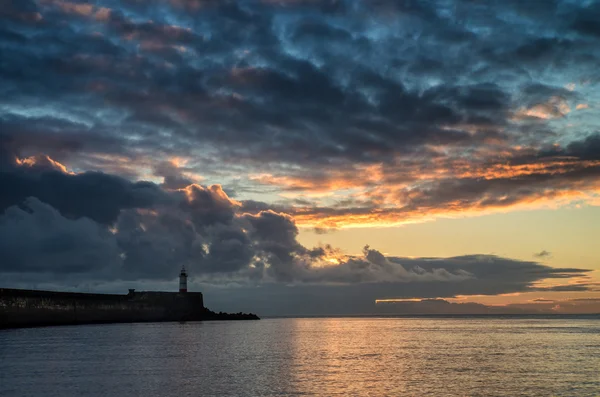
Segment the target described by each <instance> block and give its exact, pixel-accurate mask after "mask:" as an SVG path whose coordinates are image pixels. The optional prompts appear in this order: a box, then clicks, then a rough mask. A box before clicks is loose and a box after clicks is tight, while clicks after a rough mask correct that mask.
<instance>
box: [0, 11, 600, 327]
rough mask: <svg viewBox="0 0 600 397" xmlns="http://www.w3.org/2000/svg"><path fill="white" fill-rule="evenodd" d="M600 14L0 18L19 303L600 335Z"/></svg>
mask: <svg viewBox="0 0 600 397" xmlns="http://www.w3.org/2000/svg"><path fill="white" fill-rule="evenodd" d="M598 20H600V2H599V1H589V0H587V1H586V0H578V1H576V0H547V1H521V0H502V1H500V0H491V1H486V2H480V1H474V0H423V1H415V0H371V1H362V0H246V1H245V0H237V1H229V0H97V1H76V0H73V1H67V0H0V258H2V260H1V261H0V280H1V284H2V285H0V286H1V287H12V288H38V289H51V290H69V291H83V292H86V291H94V292H118V293H121V292H125V291H126V289H127V288H136V289H140V290H164V291H169V290H174V289H176V288H177V285H178V284H177V276H178V273H179V271H180V269H181V267H182V266H185V268H186V269H187V271H188V273H189V275H190V288H189V289H190V290H196V291H202V292H203V293H204V294H205V302H206V304H207V306H208V307H210V308H211V309H213V310H230V311H236V312H237V311H240V310H243V311H252V312H257V313H259V314H264V315H313V314H315V315H318V314H321V315H324V314H376V313H416V312H426V313H433V312H435V313H437V312H440V313H454V312H456V313H464V312H477V313H479V312H494V313H497V312H510V313H513V312H514V313H523V312H535V313H537V312H542V313H586V312H600V272H599V271H600V248H599V244H598V237H599V236H600V222H599V221H600V115H599V109H600V90H599V89H598V85H599V83H600V71H599V70H598V65H599V64H600V46H598V42H599V40H600V24H598V23H597V21H598Z"/></svg>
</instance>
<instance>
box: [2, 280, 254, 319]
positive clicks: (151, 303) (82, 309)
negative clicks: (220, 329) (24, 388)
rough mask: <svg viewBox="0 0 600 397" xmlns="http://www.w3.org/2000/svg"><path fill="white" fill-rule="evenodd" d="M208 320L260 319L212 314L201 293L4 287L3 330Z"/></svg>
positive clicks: (241, 314)
mask: <svg viewBox="0 0 600 397" xmlns="http://www.w3.org/2000/svg"><path fill="white" fill-rule="evenodd" d="M205 320H258V316H256V315H255V314H245V313H235V314H229V313H215V312H213V311H210V310H209V309H207V308H205V307H204V300H203V296H202V293H200V292H185V293H177V292H149V291H141V292H133V291H131V292H130V293H129V294H127V295H116V294H87V293H77V292H53V291H36V290H21V289H9V288H0V328H18V327H35V326H47V325H74V324H103V323H136V322H164V321H205Z"/></svg>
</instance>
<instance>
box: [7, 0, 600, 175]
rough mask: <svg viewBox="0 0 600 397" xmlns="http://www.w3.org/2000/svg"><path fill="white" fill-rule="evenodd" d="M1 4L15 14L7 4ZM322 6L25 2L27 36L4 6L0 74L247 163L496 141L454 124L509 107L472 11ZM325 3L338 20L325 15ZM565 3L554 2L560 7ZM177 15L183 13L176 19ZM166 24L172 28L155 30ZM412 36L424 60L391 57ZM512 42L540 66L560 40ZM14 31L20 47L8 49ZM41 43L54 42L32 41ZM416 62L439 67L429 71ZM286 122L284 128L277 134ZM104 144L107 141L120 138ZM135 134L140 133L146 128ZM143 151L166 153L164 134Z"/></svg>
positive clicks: (493, 25) (493, 118)
mask: <svg viewBox="0 0 600 397" xmlns="http://www.w3.org/2000/svg"><path fill="white" fill-rule="evenodd" d="M8 3H9V4H10V5H11V7H12V8H15V7H16V5H15V4H17V3H16V2H14V1H9V2H8ZM327 4H329V5H327ZM333 4H334V3H331V4H330V3H328V2H320V1H318V2H291V3H287V4H285V6H283V3H277V2H274V3H271V2H262V3H261V2H188V1H183V2H181V1H173V2H149V3H147V4H146V3H141V2H128V1H123V2H117V1H106V2H100V3H98V4H95V5H94V6H90V5H89V4H87V3H84V2H66V1H58V0H56V1H40V2H38V3H31V6H30V7H29V8H31V9H32V10H36V11H37V12H41V15H42V16H43V20H42V21H41V22H40V24H39V26H38V28H41V29H40V30H39V33H38V34H37V36H36V40H35V41H33V40H32V38H31V34H30V32H29V31H28V30H27V29H28V28H27V26H26V25H25V24H24V23H23V22H22V21H21V20H20V19H18V18H16V17H12V15H13V14H14V12H13V13H8V14H7V15H6V16H5V18H6V19H7V20H8V21H9V22H10V25H9V28H8V29H7V30H6V33H7V34H6V36H5V38H4V43H5V46H4V47H3V51H4V52H5V53H6V55H7V57H6V58H7V59H10V62H8V63H5V64H4V66H3V67H4V68H7V69H6V70H5V71H4V72H5V73H3V76H5V83H6V84H4V86H5V87H6V88H5V89H6V90H11V91H14V92H19V97H20V98H21V100H22V102H23V103H24V104H26V103H28V102H30V101H31V100H32V98H33V97H35V98H37V99H38V100H43V99H47V100H51V101H52V104H53V105H54V104H56V105H57V106H63V107H64V108H69V107H71V106H72V105H74V104H75V103H77V102H76V101H78V100H80V99H82V98H83V99H84V102H80V103H82V104H83V105H84V107H87V106H90V107H93V106H98V105H100V104H102V105H103V106H108V107H109V108H110V107H112V108H118V109H120V111H122V112H123V113H124V114H125V113H128V114H129V115H128V118H127V119H126V120H127V123H131V128H134V129H136V130H146V129H148V128H150V130H151V131H152V130H153V131H155V132H156V128H164V129H166V130H168V131H169V132H170V134H171V139H170V144H171V145H175V146H177V147H181V148H183V147H185V146H186V144H187V143H189V142H207V143H214V144H220V143H223V142H225V141H226V142H227V143H228V144H227V146H226V147H225V148H223V149H222V151H223V152H224V154H227V153H228V152H229V153H231V154H232V155H235V156H237V157H238V158H239V159H240V160H244V161H252V159H251V158H250V157H251V156H252V157H255V156H256V155H257V154H260V155H262V156H263V158H268V159H271V160H285V161H288V162H295V163H299V164H304V165H309V164H311V163H323V162H327V161H329V160H330V159H335V158H337V159H343V160H344V161H360V162H363V161H365V162H374V161H381V160H385V156H386V155H389V154H391V153H398V152H400V153H402V152H406V151H409V152H410V151H413V150H417V148H418V147H419V146H421V145H425V144H445V145H459V146H460V147H465V146H471V145H478V144H480V143H481V142H483V141H485V140H486V139H490V138H494V139H505V138H506V137H504V136H503V135H502V134H499V133H498V132H494V133H491V132H485V131H483V132H482V133H480V134H476V135H472V134H469V133H466V132H465V131H463V130H462V129H461V125H464V124H466V123H477V124H479V125H482V124H487V125H494V126H503V125H506V124H507V119H506V117H507V111H508V109H509V107H510V106H513V105H514V103H513V99H512V97H513V93H512V92H509V91H508V89H509V88H508V87H502V86H500V85H498V84H497V83H494V82H491V81H486V77H488V76H491V74H492V71H491V70H493V69H494V68H499V69H503V68H507V67H508V66H507V65H504V64H503V63H502V62H500V60H499V59H498V58H500V55H499V54H496V52H494V51H493V52H492V54H494V57H491V59H488V58H490V55H489V53H490V51H492V50H504V49H506V50H507V51H508V50H509V47H510V46H511V44H510V42H509V41H508V40H507V41H506V42H504V41H498V42H496V43H494V42H493V41H489V39H488V38H487V37H483V36H478V34H477V33H475V32H476V30H475V29H471V27H470V26H468V25H464V24H460V23H458V22H459V21H458V20H453V17H455V18H459V17H460V13H461V12H464V10H466V9H467V8H466V7H471V6H473V5H472V4H470V3H464V2H460V1H457V2H456V4H455V5H454V6H450V7H445V6H442V5H441V4H434V3H432V4H429V3H423V4H420V5H419V6H416V5H414V4H413V5H410V6H408V5H407V4H408V3H404V2H382V3H381V4H378V5H376V6H375V5H372V4H368V5H367V4H363V3H362V2H359V1H355V2H342V1H340V2H336V3H335V5H333ZM330 7H333V9H335V12H333V13H328V12H325V11H326V10H327V9H329V8H330ZM498 7H499V11H501V12H513V11H514V10H511V7H515V9H516V10H517V11H518V12H520V13H523V15H526V16H528V17H531V16H532V15H533V14H536V13H537V14H538V16H539V17H541V18H543V19H544V20H554V18H555V16H554V15H552V14H549V13H548V12H547V10H544V9H540V8H536V7H531V8H529V7H526V8H523V7H522V6H519V5H517V4H513V3H510V4H509V5H507V6H502V7H500V6H498ZM568 7H569V6H568V5H566V4H562V5H561V10H562V8H568ZM570 7H575V6H570ZM19 8H21V7H19ZM384 10H385V11H384ZM452 10H454V12H455V13H456V15H454V16H450V17H449V16H448V14H447V12H449V11H452ZM567 11H569V10H566V11H564V12H567ZM575 11H577V9H575V10H574V11H573V12H575ZM189 12H192V14H193V15H194V17H195V19H190V18H189V17H186V13H189ZM561 12H562V11H561ZM384 13H387V14H390V13H391V15H390V16H393V15H395V16H397V17H398V18H405V19H407V21H408V22H410V23H409V24H407V27H405V28H403V29H401V30H400V31H399V32H396V33H395V34H392V33H393V32H394V24H393V19H389V18H388V19H385V16H384V15H383V14H384ZM125 15H127V16H125ZM359 15H360V16H367V17H368V18H367V19H366V20H367V21H368V22H362V23H361V22H360V20H359V19H358V16H359ZM492 15H493V14H492V13H488V12H482V13H481V15H479V19H477V20H476V21H475V24H488V25H489V29H503V28H504V27H506V23H507V22H500V21H499V20H497V19H495V18H493V17H492ZM167 16H168V17H169V20H177V21H179V23H180V25H175V24H174V23H167V18H166V17H167ZM381 18H382V20H383V21H384V22H386V24H384V25H382V28H381V29H383V30H382V31H381V32H380V33H381V34H383V36H382V37H381V38H380V39H378V38H375V37H373V35H375V34H377V31H375V30H374V28H373V27H372V26H371V22H375V21H377V20H379V19H381ZM532 19H533V18H532ZM149 20H151V22H150V21H149ZM59 21H62V22H63V23H59ZM242 23H243V24H244V28H243V29H242V28H241V24H242ZM528 23H533V22H531V20H530V21H529V22H528ZM85 26H89V28H87V29H86V28H85ZM82 28H83V30H82ZM512 31H513V30H511V31H510V32H512ZM450 32H453V35H452V34H449V33H450ZM507 32H509V31H505V32H504V33H505V34H506V33H507ZM416 34H419V35H420V36H421V41H420V44H421V45H422V46H423V48H424V50H425V51H426V52H425V53H426V54H427V55H423V54H419V55H417V54H415V53H413V52H411V50H410V49H406V50H399V51H397V54H398V55H397V56H392V54H391V53H390V52H389V50H391V49H392V48H399V47H398V45H399V44H400V43H401V42H402V41H404V42H407V40H408V42H410V40H414V39H411V37H414V35H416ZM458 34H462V35H463V36H464V37H465V38H468V40H469V41H471V42H472V43H473V44H474V45H472V49H471V51H467V52H466V53H465V54H459V53H456V54H455V53H452V52H451V51H454V50H453V48H454V47H452V46H449V44H450V43H452V44H454V43H455V42H456V37H458V36H457V35H458ZM513 34H514V35H515V37H514V40H513V42H514V43H515V44H514V45H516V44H518V45H520V47H519V48H520V49H519V51H518V54H521V55H522V56H524V57H526V56H530V57H536V55H535V53H536V51H537V52H544V53H548V52H551V51H553V50H552V48H553V47H556V46H544V45H543V43H541V42H540V43H536V41H535V40H541V38H539V39H538V38H531V37H520V36H518V33H517V32H514V33H513ZM17 37H23V38H25V39H26V40H27V41H28V44H27V45H25V46H23V45H17V44H16V42H15V40H17ZM323 38H329V39H328V40H323ZM44 41H46V42H47V43H48V44H51V45H42V44H41V43H44ZM318 43H323V44H318ZM494 45H495V46H496V47H493V46H494ZM527 45H529V46H531V47H532V48H531V49H528V48H527V47H526V46H527ZM572 45H573V47H575V48H578V46H579V45H580V43H578V42H576V40H575V39H573V44H572ZM581 45H584V44H581ZM319 46H321V47H322V49H323V50H322V51H321V50H320V49H319ZM524 46H525V47H524ZM439 48H445V49H446V51H449V53H448V54H447V55H449V56H445V57H444V56H443V55H444V54H443V53H438V52H439V51H438V49H439ZM156 51H160V52H159V53H158V54H157V53H156ZM461 51H466V50H464V49H461ZM555 51H559V50H558V49H555ZM573 53H575V51H573ZM200 54H203V57H199V55H200ZM291 54H294V55H291ZM155 55H159V57H158V58H157V57H155ZM353 55H358V56H360V57H371V58H373V57H374V56H375V55H379V56H380V57H381V58H380V62H381V63H382V65H378V64H376V63H371V62H368V58H364V59H353V58H352V56H353ZM349 56H350V58H348V57H349ZM477 62H479V63H481V62H487V64H488V65H487V66H486V68H489V69H490V72H489V73H487V72H486V73H487V74H486V75H485V76H483V77H481V78H480V81H477V80H476V79H474V78H468V76H469V74H468V73H470V72H471V71H472V68H473V65H474V64H475V63H477ZM590 62H591V59H590ZM494 63H496V64H494ZM428 64H429V65H436V66H435V67H433V68H428V67H427V65H428ZM43 65H48V66H43ZM383 65H387V66H386V67H387V68H388V69H387V71H385V70H383V69H382V68H381V66H383ZM393 65H397V68H396V71H392V70H391V69H389V67H390V66H393ZM511 68H512V67H511ZM429 69H431V70H432V73H433V75H432V76H431V77H433V78H435V79H439V78H442V80H444V83H442V84H437V85H436V86H433V87H426V88H424V89H420V88H417V87H411V85H414V81H418V80H417V79H416V76H414V77H415V79H413V74H415V73H418V74H420V75H421V80H422V79H423V78H427V77H428V70H429ZM445 70H447V72H444V71H445ZM457 70H462V75H464V76H465V77H467V78H466V79H465V81H464V82H462V83H460V84H455V83H453V82H452V79H451V78H450V77H451V76H454V75H455V74H456V71H457ZM411 71H412V72H411ZM440 73H442V75H440ZM443 73H447V74H443ZM478 73H481V71H478ZM407 79H408V80H407ZM411 79H413V81H411ZM13 103H14V99H13ZM9 113H10V111H9ZM89 117H90V119H91V120H92V121H93V126H92V127H91V132H92V134H91V136H94V134H93V132H94V130H97V129H103V130H106V128H104V127H106V126H105V125H103V124H105V123H106V120H103V119H102V118H101V117H98V116H97V115H90V116H89ZM22 122H23V123H27V121H25V120H23V121H22ZM198 123H201V128H200V127H198ZM241 126H243V132H242V130H241V129H240V127H241ZM123 127H124V128H127V129H130V127H126V125H123ZM441 127H444V128H441ZM448 127H452V128H448ZM282 128H285V129H286V133H285V134H281V133H279V131H280V130H281V129H282ZM490 134H491V135H490ZM103 135H107V136H110V135H113V136H115V139H119V138H118V134H117V131H115V132H114V133H110V132H104V133H103ZM144 135H146V134H144ZM146 138H147V139H151V137H150V134H148V135H146ZM124 143H125V142H123V144H124ZM152 145H154V146H155V149H156V150H161V149H164V144H163V143H162V142H160V141H157V142H152ZM248 145H250V147H248ZM248 149H249V150H250V151H251V152H250V151H248ZM365 149H368V152H369V153H366V152H365ZM88 150H89V149H88ZM106 150H109V151H110V150H115V149H109V148H107V149H106ZM380 156H383V157H380Z"/></svg>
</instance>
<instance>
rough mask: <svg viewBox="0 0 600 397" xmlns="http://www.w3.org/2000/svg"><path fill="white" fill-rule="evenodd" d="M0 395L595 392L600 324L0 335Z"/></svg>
mask: <svg viewBox="0 0 600 397" xmlns="http://www.w3.org/2000/svg"><path fill="white" fill-rule="evenodd" d="M0 357H1V358H2V359H1V360H0V395H32V396H37V395H44V396H46V397H52V396H78V395H81V394H84V395H95V396H104V395H124V394H127V395H144V396H171V395H172V396H198V395H211V396H217V395H236V396H258V395H291V394H295V395H327V396H333V395H378V396H379V395H399V394H402V395H411V396H420V395H482V396H483V395H498V396H510V395H569V396H576V395H594V393H597V391H598V390H600V376H599V375H598V371H597V369H598V368H600V321H598V320H531V319H529V320H527V319H519V320H516V319H512V320H506V319H496V320H494V319H406V318H403V319H278V320H261V321H258V322H207V323H184V324H178V323H174V324H127V325H108V326H107V325H103V326H80V327H57V328H38V329H24V330H11V331H2V332H0Z"/></svg>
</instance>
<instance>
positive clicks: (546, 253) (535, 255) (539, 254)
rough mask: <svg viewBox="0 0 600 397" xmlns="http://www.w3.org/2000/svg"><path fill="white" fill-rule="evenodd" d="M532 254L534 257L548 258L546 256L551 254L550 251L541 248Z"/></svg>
mask: <svg viewBox="0 0 600 397" xmlns="http://www.w3.org/2000/svg"><path fill="white" fill-rule="evenodd" d="M533 256H534V257H536V258H548V257H550V256H552V253H551V252H549V251H546V250H542V251H540V252H537V253H535V254H533Z"/></svg>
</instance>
